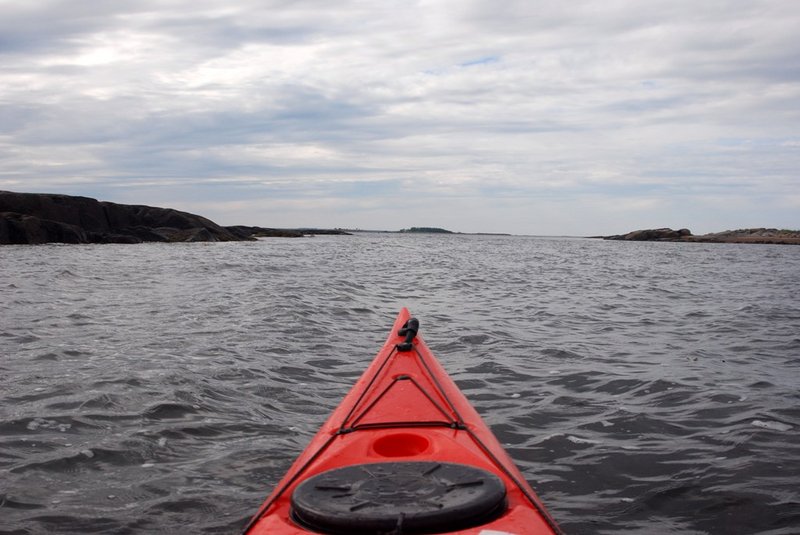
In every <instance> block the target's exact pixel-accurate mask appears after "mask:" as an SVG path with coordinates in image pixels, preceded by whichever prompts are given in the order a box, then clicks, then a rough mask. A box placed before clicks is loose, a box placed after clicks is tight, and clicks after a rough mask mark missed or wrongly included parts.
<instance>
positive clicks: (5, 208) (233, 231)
mask: <svg viewBox="0 0 800 535" xmlns="http://www.w3.org/2000/svg"><path fill="white" fill-rule="evenodd" d="M314 234H348V233H347V232H345V231H342V230H321V229H273V228H264V227H247V226H231V227H223V226H220V225H217V224H216V223H214V222H213V221H211V220H209V219H206V218H205V217H201V216H199V215H195V214H190V213H188V212H181V211H179V210H173V209H171V208H156V207H153V206H140V205H129V204H117V203H112V202H106V201H98V200H96V199H92V198H89V197H78V196H72V195H58V194H43V193H15V192H11V191H0V244H41V243H142V242H214V241H250V240H255V239H256V238H259V237H265V236H278V237H300V236H307V235H314Z"/></svg>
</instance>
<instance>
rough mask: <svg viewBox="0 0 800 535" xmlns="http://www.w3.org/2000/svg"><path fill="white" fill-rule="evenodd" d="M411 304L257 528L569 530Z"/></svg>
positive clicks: (517, 533) (487, 534)
mask: <svg viewBox="0 0 800 535" xmlns="http://www.w3.org/2000/svg"><path fill="white" fill-rule="evenodd" d="M418 329H419V322H418V321H417V320H415V319H413V318H411V316H410V314H409V312H408V310H407V309H405V308H404V309H402V310H401V311H400V314H399V315H398V316H397V319H396V320H395V324H394V327H393V329H392V332H391V333H390V335H389V338H388V339H387V340H386V343H385V344H384V345H383V347H382V348H381V350H380V351H379V352H378V354H377V356H376V357H375V359H374V360H373V362H372V363H371V364H370V365H369V367H368V368H367V369H366V371H365V372H364V374H363V375H362V376H361V378H360V379H359V380H358V381H357V382H356V384H355V385H354V386H353V388H352V389H351V390H350V392H349V393H348V394H347V396H345V398H344V399H343V400H342V402H341V404H340V405H339V406H338V407H337V408H336V409H335V410H334V411H333V413H332V414H331V416H330V417H329V418H328V420H327V421H326V422H325V424H324V425H323V426H322V427H321V428H320V430H319V431H318V432H317V434H316V435H315V436H314V438H313V439H312V440H311V442H310V443H309V445H308V447H307V448H306V449H305V450H304V451H303V452H302V453H301V454H300V456H299V457H298V458H297V459H296V460H295V462H294V464H292V466H291V468H289V471H288V472H287V473H286V475H285V476H284V477H283V479H282V480H281V481H280V482H279V483H278V485H277V487H276V488H275V490H273V492H272V494H270V495H269V496H268V497H267V499H266V501H265V502H264V503H263V504H262V505H261V507H260V508H259V510H258V512H257V513H256V514H255V516H253V518H252V519H251V520H250V522H249V524H248V525H247V527H246V528H245V530H244V532H245V533H247V534H270V535H275V534H296V535H299V534H303V533H329V534H342V535H343V534H347V535H356V534H379V533H398V534H399V533H460V534H464V535H466V534H471V535H479V534H483V535H523V534H525V535H528V534H531V535H536V534H560V533H561V531H560V530H559V528H558V526H557V524H556V522H555V521H554V520H553V518H552V517H551V516H550V515H549V514H548V512H547V510H546V509H545V507H544V505H543V504H542V503H541V501H540V500H539V498H538V497H537V496H536V493H535V492H534V491H533V489H532V488H531V487H530V485H528V483H527V482H526V481H525V479H524V478H523V476H522V474H521V473H520V471H519V469H517V467H516V466H515V465H514V463H513V461H512V460H511V458H510V457H509V456H508V454H507V453H506V452H505V450H504V449H503V448H502V446H501V445H500V443H499V442H498V441H497V438H495V436H494V435H493V434H492V432H491V431H490V430H489V428H488V426H487V425H486V424H485V423H484V421H483V420H482V419H481V417H480V416H479V415H478V413H477V412H476V411H475V409H474V408H473V407H472V405H470V403H469V402H468V401H467V399H466V398H465V397H464V395H463V394H462V393H461V391H460V390H459V389H458V387H457V386H456V385H455V383H454V382H453V381H452V379H450V377H449V376H448V375H447V373H446V372H445V371H444V369H443V368H442V366H441V364H439V362H438V361H437V360H436V358H435V357H434V356H433V354H432V353H431V352H430V350H429V349H428V347H427V345H425V342H424V341H423V339H422V337H421V336H418V335H417V331H418Z"/></svg>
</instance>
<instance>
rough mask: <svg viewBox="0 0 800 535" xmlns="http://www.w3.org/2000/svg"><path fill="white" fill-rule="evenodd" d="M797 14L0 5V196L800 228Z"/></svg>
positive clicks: (524, 229)
mask: <svg viewBox="0 0 800 535" xmlns="http://www.w3.org/2000/svg"><path fill="white" fill-rule="evenodd" d="M798 28H800V2H798V1H796V0H705V1H697V0H691V1H689V0H645V1H643V0H603V1H602V2H600V1H597V0H568V1H566V0H430V1H414V0H403V1H396V0H380V1H367V0H337V1H336V2H331V1H329V0H285V1H284V0H226V1H221V0H218V1H210V0H136V1H130V0H128V1H126V0H25V1H20V0H0V189H3V190H11V191H20V192H43V193H44V192H46V193H63V194H69V195H84V196H88V197H93V198H97V199H100V200H107V201H113V202H120V203H128V204H145V205H151V206H164V207H171V208H176V209H179V210H184V211H189V212H192V213H197V214H200V215H203V216H206V217H208V218H210V219H212V220H214V221H216V222H217V223H220V224H223V225H235V224H245V225H258V226H265V227H320V228H353V229H355V228H361V229H381V230H399V229H401V228H408V227H411V226H433V227H443V228H447V229H449V230H453V231H458V232H501V233H513V234H532V235H574V236H584V235H600V234H620V233H624V232H628V231H630V230H634V229H642V228H660V227H672V228H676V229H677V228H689V229H690V230H691V231H692V232H693V233H694V234H703V233H708V232H718V231H723V230H728V229H737V228H750V227H777V228H791V229H800V31H798Z"/></svg>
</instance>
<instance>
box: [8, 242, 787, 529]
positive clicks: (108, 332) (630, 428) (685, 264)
mask: <svg viewBox="0 0 800 535" xmlns="http://www.w3.org/2000/svg"><path fill="white" fill-rule="evenodd" d="M799 288H800V247H795V246H776V245H734V244H696V243H631V242H608V241H599V240H589V239H569V238H536V237H519V236H513V237H512V236H467V235H409V234H381V233H358V234H355V235H353V236H319V237H315V238H302V239H263V240H260V241H257V242H240V243H200V244H197V243H195V244H142V245H81V246H76V245H71V246H65V245H43V246H3V247H0V533H3V534H9V533H15V534H17V533H19V534H23V533H25V534H39V533H114V534H118V533H176V532H185V531H187V530H190V531H192V532H195V533H236V532H238V530H240V529H241V527H242V526H243V525H244V524H245V523H246V522H247V519H248V517H249V516H250V515H251V514H253V513H254V512H255V510H256V509H257V507H258V506H259V504H260V503H261V501H262V500H263V499H264V498H265V496H266V494H267V493H268V492H269V491H270V490H271V489H272V487H273V486H274V485H275V484H276V482H277V481H278V480H279V479H280V477H281V476H282V475H283V473H284V472H285V471H286V469H287V468H288V467H289V464H290V463H291V462H292V460H293V459H294V458H295V456H297V454H298V453H299V452H300V451H301V450H302V449H303V447H304V446H305V445H306V443H307V442H308V440H309V439H310V437H311V436H312V435H313V434H314V432H315V431H316V429H317V428H318V427H319V426H320V424H321V423H322V422H323V421H324V419H325V418H326V416H327V414H328V413H329V412H330V411H331V410H332V409H333V408H334V407H335V406H336V405H337V403H338V401H339V400H340V399H341V398H342V396H343V395H344V394H345V393H346V391H347V390H348V389H349V387H350V386H351V385H352V383H353V382H354V381H355V380H356V378H357V377H358V376H359V375H360V373H361V372H362V371H363V369H364V368H365V367H366V365H367V364H368V363H369V362H370V360H371V359H372V357H373V356H374V355H375V353H376V352H377V350H378V348H379V347H380V346H381V344H382V343H383V341H384V340H385V338H386V336H387V334H388V330H389V328H390V326H391V325H392V322H393V320H394V318H395V315H396V314H397V312H398V310H399V309H400V307H403V306H406V307H409V308H410V309H411V311H412V313H413V314H414V315H415V316H416V317H418V318H419V319H420V322H421V334H422V336H423V337H424V338H425V340H426V341H427V343H428V345H429V346H430V347H431V349H432V350H433V352H434V354H436V355H437V356H438V358H439V359H440V361H441V362H442V364H443V365H444V367H445V368H446V369H447V370H448V372H449V373H450V374H451V375H452V377H453V378H454V379H455V381H456V382H457V383H458V385H459V386H460V387H461V388H462V390H463V391H464V393H465V394H466V396H467V397H468V398H469V399H470V400H471V401H472V403H473V404H474V405H475V407H476V408H477V409H478V411H479V412H480V413H481V414H482V415H483V416H484V418H485V419H486V421H487V423H489V424H490V426H491V427H492V429H493V430H494V432H495V433H496V434H497V436H498V438H499V439H500V441H501V442H502V443H503V445H504V446H505V447H506V448H507V450H508V452H509V453H510V454H511V456H512V457H513V458H514V459H515V461H516V462H517V463H518V465H519V466H520V468H521V470H522V471H523V473H524V475H525V476H526V478H527V479H528V480H529V481H530V483H531V484H532V485H533V487H534V488H535V489H536V491H537V492H538V493H539V495H540V497H541V498H542V500H543V501H544V502H545V503H546V504H547V506H548V507H549V509H550V511H551V512H552V514H553V515H554V516H555V517H556V518H557V519H558V520H559V522H560V523H561V525H562V527H563V529H564V530H565V531H566V532H567V533H570V534H582V533H583V534H589V533H608V534H612V533H619V532H625V533H676V534H677V533H682V534H684V533H690V534H695V533H720V534H722V533H725V534H728V533H737V534H756V533H760V534H770V535H781V534H787V535H788V534H794V533H800V491H799V490H798V489H799V488H800V440H798V436H799V435H800V434H799V433H798V431H799V430H800V290H799Z"/></svg>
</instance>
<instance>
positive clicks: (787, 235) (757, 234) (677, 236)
mask: <svg viewBox="0 0 800 535" xmlns="http://www.w3.org/2000/svg"><path fill="white" fill-rule="evenodd" d="M599 237H600V238H603V239H604V240H624V241H670V242H699V243H773V244H791V245H800V230H786V229H774V228H750V229H739V230H726V231H724V232H715V233H711V234H702V235H699V236H695V235H693V234H692V232H691V231H690V230H689V229H680V230H673V229H671V228H659V229H645V230H634V231H633V232H629V233H627V234H619V235H615V236H599Z"/></svg>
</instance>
